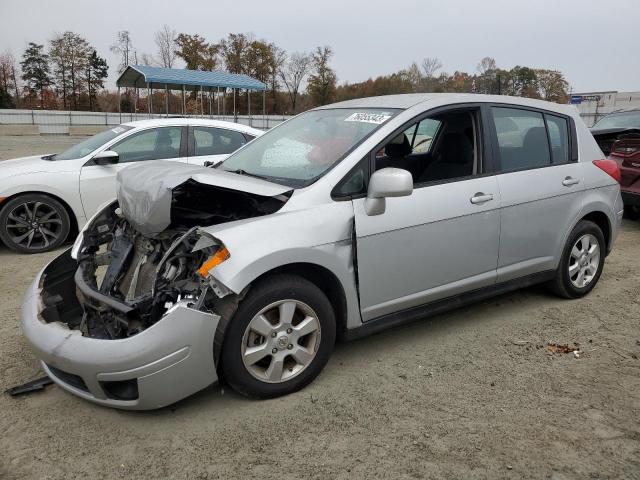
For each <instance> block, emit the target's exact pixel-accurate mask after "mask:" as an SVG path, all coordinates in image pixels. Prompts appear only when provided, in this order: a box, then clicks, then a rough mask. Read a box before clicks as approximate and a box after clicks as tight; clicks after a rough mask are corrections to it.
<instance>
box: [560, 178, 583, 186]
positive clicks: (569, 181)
mask: <svg viewBox="0 0 640 480" xmlns="http://www.w3.org/2000/svg"><path fill="white" fill-rule="evenodd" d="M578 183H580V180H579V179H577V178H573V177H565V179H564V180H563V181H562V185H564V186H565V187H570V186H571V185H576V184H578Z"/></svg>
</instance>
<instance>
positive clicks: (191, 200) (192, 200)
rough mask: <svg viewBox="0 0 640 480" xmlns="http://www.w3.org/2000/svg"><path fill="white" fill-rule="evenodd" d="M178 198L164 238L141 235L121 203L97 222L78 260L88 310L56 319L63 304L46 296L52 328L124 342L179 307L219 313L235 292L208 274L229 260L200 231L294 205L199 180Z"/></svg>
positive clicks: (179, 189) (176, 193) (80, 291)
mask: <svg viewBox="0 0 640 480" xmlns="http://www.w3.org/2000/svg"><path fill="white" fill-rule="evenodd" d="M170 193H171V207H170V215H168V217H170V221H169V226H168V227H167V228H165V229H164V230H162V231H160V232H148V233H141V232H140V231H139V230H138V229H136V228H134V227H133V225H132V222H131V221H130V220H129V219H128V218H127V216H126V215H125V213H124V212H123V210H124V209H123V208H122V207H121V206H120V205H119V203H118V202H113V203H112V204H111V205H110V206H109V207H107V208H105V209H103V210H102V211H101V212H100V213H99V214H98V215H97V216H96V217H95V218H94V219H93V220H92V221H91V223H90V225H88V227H87V228H86V229H85V230H84V231H83V232H82V233H81V237H82V238H81V239H79V240H78V241H81V242H82V243H81V246H80V248H79V250H78V251H77V253H76V260H77V270H76V271H75V273H74V282H75V290H76V295H77V300H78V302H79V307H80V308H78V311H77V312H76V314H75V315H73V314H70V313H71V312H66V314H64V315H62V314H61V313H62V312H57V311H55V310H56V308H57V307H56V305H57V304H60V305H61V304H62V298H56V297H60V295H57V296H56V295H48V296H45V294H46V293H47V292H46V288H45V289H44V293H43V300H44V303H45V306H46V308H45V312H44V314H43V318H45V320H46V321H61V322H63V323H66V324H67V326H68V327H69V328H72V329H76V330H80V331H81V332H82V334H83V335H84V336H88V337H92V338H100V339H122V338H127V337H131V336H133V335H136V334H137V333H139V332H141V331H143V330H145V329H146V328H148V327H150V326H151V325H153V324H154V323H156V322H157V321H159V320H160V319H161V318H162V317H163V315H164V314H165V313H166V312H167V311H168V310H169V309H170V308H171V307H172V306H173V305H175V304H176V303H178V302H181V303H183V304H184V302H188V304H189V306H190V307H191V308H195V309H197V310H202V311H206V312H209V313H210V312H213V311H214V310H213V309H214V308H215V307H214V304H215V303H216V302H217V301H219V300H220V299H221V298H223V297H225V296H227V295H228V294H229V293H231V292H230V291H229V290H228V289H226V287H224V285H221V284H218V283H217V282H216V280H215V279H214V278H213V277H212V276H210V275H208V274H206V272H205V273H203V271H202V269H201V267H202V266H203V264H205V263H206V262H207V261H208V259H211V258H212V257H213V256H214V255H215V254H216V253H217V252H220V251H221V250H224V252H225V253H226V248H225V247H224V245H221V243H220V242H219V241H218V240H217V239H215V238H214V237H212V236H210V235H209V234H207V233H205V232H203V231H202V230H201V228H200V226H209V225H215V224H220V223H225V222H230V221H234V220H241V219H246V218H252V217H257V216H261V215H267V214H270V213H274V212H275V211H277V210H279V209H280V208H281V207H282V206H283V205H284V203H286V201H287V200H288V198H289V197H288V196H286V195H280V196H278V197H266V196H260V195H256V194H251V193H247V192H242V191H237V190H229V189H225V188H222V187H218V186H213V185H206V184H200V183H198V182H196V181H194V180H193V179H188V180H186V181H184V182H183V183H181V184H179V185H177V186H175V187H174V188H173V189H171V192H170ZM140 221H141V219H140V218H138V222H140ZM45 283H46V281H45ZM60 308H62V307H60Z"/></svg>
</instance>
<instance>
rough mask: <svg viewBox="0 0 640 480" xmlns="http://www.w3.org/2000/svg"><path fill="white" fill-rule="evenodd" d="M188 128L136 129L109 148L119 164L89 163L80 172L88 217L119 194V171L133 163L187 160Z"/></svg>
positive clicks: (81, 194)
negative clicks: (184, 139)
mask: <svg viewBox="0 0 640 480" xmlns="http://www.w3.org/2000/svg"><path fill="white" fill-rule="evenodd" d="M185 133H186V128H183V127H181V126H175V127H157V128H149V129H145V130H141V131H138V132H135V133H133V134H131V135H129V136H127V137H125V138H124V139H122V140H120V141H119V142H117V143H115V144H114V145H112V146H110V147H108V150H112V151H114V152H116V153H118V155H119V160H118V163H115V164H108V165H97V164H96V163H95V162H93V161H91V160H90V161H89V162H87V163H86V164H85V165H84V166H83V167H82V170H81V171H80V197H81V199H82V206H83V208H84V211H85V215H86V216H87V218H89V217H90V216H91V215H93V214H94V213H95V212H96V210H97V209H98V208H99V207H100V206H101V205H102V204H103V203H105V202H107V201H109V200H111V199H113V198H115V196H116V173H118V171H119V170H121V169H123V168H126V167H127V166H128V165H130V164H131V163H132V162H147V161H153V160H169V161H177V162H186V160H187V159H186V155H185V153H186V144H185V143H184V142H183V141H182V139H183V136H185Z"/></svg>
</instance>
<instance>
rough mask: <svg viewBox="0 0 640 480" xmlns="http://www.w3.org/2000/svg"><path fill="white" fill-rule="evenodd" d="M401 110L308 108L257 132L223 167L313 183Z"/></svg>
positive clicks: (285, 181) (298, 183)
mask: <svg viewBox="0 0 640 480" xmlns="http://www.w3.org/2000/svg"><path fill="white" fill-rule="evenodd" d="M396 113H397V110H389V109H385V110H383V109H371V108H357V109H347V108H341V109H329V110H313V111H310V112H306V113H303V114H301V115H298V116H297V117H295V118H293V119H291V120H289V121H288V122H286V123H283V124H282V125H280V126H278V127H276V128H274V129H273V130H270V131H268V132H267V133H265V134H264V135H262V136H261V137H259V138H256V139H255V140H253V141H252V142H251V143H249V144H247V146H245V147H244V148H242V149H240V150H238V152H237V153H235V154H233V155H232V156H230V157H229V158H228V159H227V160H225V161H224V162H223V163H222V164H221V165H219V166H218V168H220V169H222V170H227V171H230V172H236V173H240V174H245V175H251V176H256V177H260V178H265V179H266V180H270V181H273V182H275V183H280V184H283V185H287V186H291V187H294V188H298V187H304V186H306V185H309V184H311V183H313V182H314V181H315V180H317V179H318V178H319V177H321V176H322V175H323V174H324V173H326V172H327V171H329V170H330V169H331V168H332V167H333V166H334V165H335V164H337V163H338V162H339V161H341V160H342V159H343V158H344V157H345V156H346V154H347V153H349V152H350V151H351V150H352V149H353V148H355V147H356V146H357V145H358V144H359V143H360V142H362V141H363V140H364V139H366V138H367V137H368V136H369V135H371V134H372V133H373V132H374V131H376V130H377V129H378V128H379V127H380V126H381V125H382V124H383V123H385V122H387V121H388V120H389V119H390V118H391V117H393V116H394V115H395V114H396Z"/></svg>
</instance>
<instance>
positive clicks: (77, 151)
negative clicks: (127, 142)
mask: <svg viewBox="0 0 640 480" xmlns="http://www.w3.org/2000/svg"><path fill="white" fill-rule="evenodd" d="M132 128H133V127H128V126H126V125H118V126H117V127H114V128H110V129H109V130H105V131H104V132H100V133H98V134H97V135H94V136H93V137H89V138H87V139H86V140H84V141H82V142H80V143H78V144H77V145H74V146H73V147H71V148H69V149H68V150H65V151H64V152H62V153H58V154H56V155H54V156H53V157H51V160H76V159H78V158H82V157H84V156H85V155H89V154H90V153H91V152H93V151H95V150H97V149H98V148H100V147H101V146H102V145H104V144H105V143H107V142H109V141H111V140H113V139H114V138H116V137H117V136H119V135H122V134H123V133H124V132H126V131H127V130H131V129H132Z"/></svg>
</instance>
